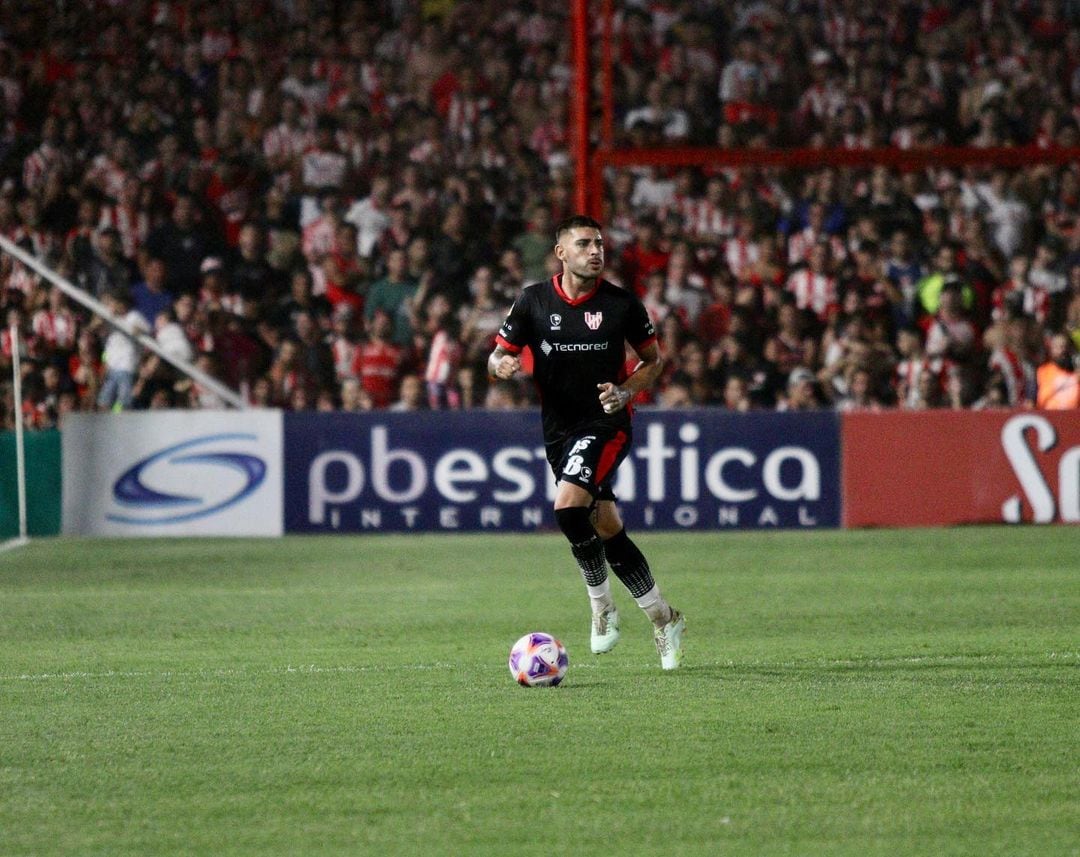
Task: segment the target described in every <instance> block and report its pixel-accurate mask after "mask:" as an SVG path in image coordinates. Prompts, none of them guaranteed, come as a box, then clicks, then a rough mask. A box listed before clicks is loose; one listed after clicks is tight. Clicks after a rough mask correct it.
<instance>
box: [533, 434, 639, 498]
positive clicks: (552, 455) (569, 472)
mask: <svg viewBox="0 0 1080 857" xmlns="http://www.w3.org/2000/svg"><path fill="white" fill-rule="evenodd" d="M546 450H547V460H548V463H549V464H550V465H551V469H552V472H554V474H555V481H556V482H564V481H565V482H570V483H571V484H573V485H579V486H581V487H582V488H584V489H585V490H586V491H588V492H589V493H590V494H592V496H593V499H594V500H614V499H615V492H614V491H613V490H612V489H611V483H612V482H613V481H614V479H615V472H616V471H617V470H618V469H619V465H620V464H622V461H623V459H624V458H626V456H627V454H628V453H629V452H630V432H629V431H627V430H625V429H618V428H612V427H610V426H602V425H601V426H589V427H587V428H585V429H583V430H582V431H580V432H578V433H571V434H567V435H565V436H564V437H562V438H560V439H559V440H556V441H553V442H551V443H548V444H547V445H546Z"/></svg>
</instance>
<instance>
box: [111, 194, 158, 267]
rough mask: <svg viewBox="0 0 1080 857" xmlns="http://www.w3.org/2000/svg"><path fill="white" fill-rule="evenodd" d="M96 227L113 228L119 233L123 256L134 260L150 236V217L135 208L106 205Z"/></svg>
mask: <svg viewBox="0 0 1080 857" xmlns="http://www.w3.org/2000/svg"><path fill="white" fill-rule="evenodd" d="M98 226H100V227H106V226H114V227H116V231H117V232H119V233H120V244H121V246H122V247H123V250H124V255H125V256H126V257H127V258H129V259H134V258H135V254H136V253H138V252H139V248H141V247H142V246H143V245H144V244H146V239H147V238H148V237H149V235H150V215H149V214H147V213H146V212H145V211H141V210H139V209H137V208H129V207H127V206H120V205H106V206H105V207H104V208H102V209H101V217H100V218H99V220H98Z"/></svg>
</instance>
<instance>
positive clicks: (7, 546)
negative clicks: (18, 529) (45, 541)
mask: <svg viewBox="0 0 1080 857" xmlns="http://www.w3.org/2000/svg"><path fill="white" fill-rule="evenodd" d="M28 544H30V539H28V538H24V537H22V536H20V537H19V538H15V539H8V540H7V541H6V542H0V553H4V552H5V551H10V550H15V548H21V547H23V546H25V545H28Z"/></svg>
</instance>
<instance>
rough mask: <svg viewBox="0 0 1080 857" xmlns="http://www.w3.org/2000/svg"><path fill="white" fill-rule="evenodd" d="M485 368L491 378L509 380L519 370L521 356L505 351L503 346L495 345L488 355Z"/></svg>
mask: <svg viewBox="0 0 1080 857" xmlns="http://www.w3.org/2000/svg"><path fill="white" fill-rule="evenodd" d="M487 368H488V374H489V375H490V376H491V377H492V378H502V379H503V380H504V381H505V380H509V379H510V378H513V377H514V375H516V374H517V373H518V372H519V371H521V358H520V357H518V355H517V354H512V353H511V352H509V351H507V349H506V347H505V346H503V345H496V346H495V350H494V351H492V352H491V354H490V355H489V356H488V362H487Z"/></svg>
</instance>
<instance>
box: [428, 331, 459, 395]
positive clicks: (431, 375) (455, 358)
mask: <svg viewBox="0 0 1080 857" xmlns="http://www.w3.org/2000/svg"><path fill="white" fill-rule="evenodd" d="M460 359H461V343H459V342H458V341H457V340H456V339H454V337H452V336H451V335H450V334H449V333H447V332H446V331H445V330H440V331H439V332H438V333H436V334H435V338H434V339H432V340H431V350H430V351H429V352H428V362H427V369H426V370H425V371H424V380H425V381H427V382H428V383H429V384H446V383H448V382H449V381H450V380H451V378H452V377H453V373H454V370H455V369H457V365H458V362H459V360H460Z"/></svg>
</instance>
